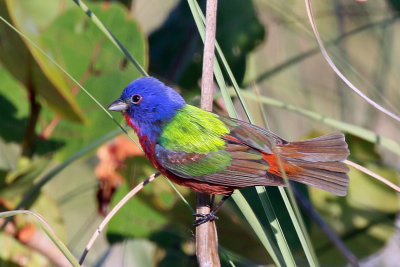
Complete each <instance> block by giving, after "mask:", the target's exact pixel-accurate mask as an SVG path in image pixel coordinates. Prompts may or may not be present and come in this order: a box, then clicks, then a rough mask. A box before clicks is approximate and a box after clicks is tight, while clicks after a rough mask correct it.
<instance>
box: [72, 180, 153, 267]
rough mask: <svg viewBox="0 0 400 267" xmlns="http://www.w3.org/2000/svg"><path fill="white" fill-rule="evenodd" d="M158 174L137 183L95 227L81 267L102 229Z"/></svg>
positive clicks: (83, 254)
mask: <svg viewBox="0 0 400 267" xmlns="http://www.w3.org/2000/svg"><path fill="white" fill-rule="evenodd" d="M159 175H160V173H159V172H155V173H153V174H152V175H150V176H149V177H147V178H146V179H145V180H144V181H142V182H141V183H139V184H138V185H137V186H136V187H135V188H133V189H132V190H131V191H130V192H129V193H128V194H126V195H125V196H124V198H123V199H121V200H120V201H119V202H118V204H117V205H116V206H115V207H114V208H113V209H112V210H111V211H110V212H109V213H108V214H107V216H106V217H105V218H104V220H103V221H102V222H101V224H100V225H99V227H97V229H96V231H95V232H94V234H93V235H92V238H90V240H89V243H88V244H87V245H86V247H85V250H84V251H83V253H82V256H81V258H80V260H79V264H80V265H82V263H83V261H84V260H85V258H86V255H87V254H88V252H89V250H90V248H91V247H92V246H93V244H94V242H95V241H96V239H97V238H98V237H99V235H100V233H101V232H102V231H103V230H104V228H105V227H106V225H107V224H108V223H109V222H110V220H111V218H112V217H114V215H115V214H116V213H117V212H118V211H119V210H120V209H121V208H122V207H123V206H124V205H125V204H126V202H128V201H129V199H131V198H132V197H133V196H134V195H136V193H137V192H139V191H140V190H142V189H143V187H144V186H145V185H146V184H148V183H151V182H152V181H153V180H154V179H156V178H157V176H159Z"/></svg>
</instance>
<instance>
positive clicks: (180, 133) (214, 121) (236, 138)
mask: <svg viewBox="0 0 400 267" xmlns="http://www.w3.org/2000/svg"><path fill="white" fill-rule="evenodd" d="M191 111H192V112H188V113H187V114H183V115H184V116H182V118H179V117H178V118H177V119H176V120H174V121H172V122H171V123H170V124H169V125H168V126H167V127H166V128H165V129H164V133H163V135H161V137H160V138H159V141H158V143H157V144H156V146H155V155H156V159H157V161H158V163H159V164H160V165H161V166H162V167H163V168H165V169H166V170H168V171H169V172H171V173H173V174H174V175H176V176H178V177H181V178H187V179H194V180H198V181H201V182H207V183H213V184H219V185H226V186H231V187H245V186H253V185H284V181H283V180H282V178H280V177H279V176H276V175H273V174H271V173H268V169H269V165H268V163H267V162H266V161H265V160H264V159H263V156H262V154H266V153H271V154H272V147H273V143H274V142H275V143H276V142H279V143H283V142H286V141H284V140H282V139H280V138H279V137H277V136H276V135H274V134H271V133H269V132H267V131H266V130H264V129H262V128H259V127H257V126H253V125H251V124H248V123H245V122H242V121H239V120H234V119H230V118H224V117H219V116H217V115H215V114H212V113H202V112H205V111H202V110H199V109H194V110H191ZM205 116H208V117H207V118H205ZM178 137H179V138H178Z"/></svg>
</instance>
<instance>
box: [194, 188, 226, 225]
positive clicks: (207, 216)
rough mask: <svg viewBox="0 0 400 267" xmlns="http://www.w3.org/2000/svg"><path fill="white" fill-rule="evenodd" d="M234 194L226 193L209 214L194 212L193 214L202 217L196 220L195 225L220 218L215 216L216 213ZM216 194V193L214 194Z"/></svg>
mask: <svg viewBox="0 0 400 267" xmlns="http://www.w3.org/2000/svg"><path fill="white" fill-rule="evenodd" d="M231 195H232V193H230V194H229V195H225V196H223V197H222V199H221V200H220V201H219V202H218V203H217V205H215V207H214V208H213V209H212V210H211V211H210V213H208V214H203V213H194V214H193V215H194V216H196V217H200V218H199V219H196V220H194V222H193V225H194V226H196V227H197V226H199V225H200V224H203V223H206V222H208V221H214V220H218V217H217V216H215V213H217V211H218V210H219V208H221V206H222V204H224V202H225V201H226V200H227V199H228V198H229V197H230V196H231ZM213 196H214V195H213Z"/></svg>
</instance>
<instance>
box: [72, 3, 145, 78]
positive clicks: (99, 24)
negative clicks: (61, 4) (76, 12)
mask: <svg viewBox="0 0 400 267" xmlns="http://www.w3.org/2000/svg"><path fill="white" fill-rule="evenodd" d="M72 1H74V3H75V4H77V5H78V6H79V7H80V8H81V9H82V10H83V12H85V14H86V15H87V16H88V17H89V18H90V19H91V20H92V21H93V23H94V24H95V25H96V26H97V27H98V28H99V29H100V31H102V32H103V33H104V35H105V36H107V38H108V39H110V41H111V42H112V43H113V44H114V45H115V46H116V47H117V48H118V49H119V50H120V51H121V52H122V53H123V54H124V55H125V56H126V58H127V59H128V60H129V61H130V62H131V63H132V64H133V65H134V66H135V67H136V69H137V70H138V71H139V72H140V73H141V74H142V75H143V76H149V75H148V74H147V72H146V71H145V70H144V69H143V67H142V66H141V65H140V64H139V62H137V61H136V59H135V58H134V57H133V56H132V55H131V54H130V53H129V51H128V50H127V49H126V48H125V47H124V46H123V45H122V44H121V42H120V41H119V40H118V39H117V37H115V36H114V34H112V32H111V31H110V30H109V29H107V27H106V26H105V25H104V24H103V23H102V22H101V20H100V19H99V18H98V17H97V16H96V14H94V13H93V11H91V10H90V9H89V8H88V7H87V5H86V4H85V3H84V2H83V1H81V0H72Z"/></svg>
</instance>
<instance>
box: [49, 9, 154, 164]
mask: <svg viewBox="0 0 400 267" xmlns="http://www.w3.org/2000/svg"><path fill="white" fill-rule="evenodd" d="M92 10H93V12H95V13H96V14H97V15H98V16H99V17H100V18H101V20H102V21H103V23H104V24H105V25H107V27H108V28H109V29H110V30H111V31H112V32H113V33H114V35H115V36H117V37H118V38H119V40H120V41H121V42H122V43H124V44H125V47H126V48H127V49H128V50H129V51H131V53H132V54H133V56H134V57H135V58H136V60H137V61H138V62H139V63H140V64H141V65H145V62H146V49H147V48H146V42H145V38H144V36H143V34H142V32H141V31H140V29H139V26H138V24H137V23H136V22H135V21H134V20H132V19H131V18H129V16H128V14H127V12H128V10H126V9H125V7H123V6H122V5H119V4H112V5H110V6H109V7H108V8H107V9H104V8H103V6H101V5H94V6H93V7H92ZM42 41H43V43H44V44H45V45H46V47H47V48H48V50H49V52H50V54H51V55H53V57H54V59H55V60H56V61H57V62H60V63H62V64H63V65H64V68H65V69H66V71H67V72H68V73H70V74H71V75H72V76H73V77H75V78H76V79H77V80H80V81H81V83H82V84H83V85H84V86H85V88H86V89H87V90H88V91H89V92H90V93H91V94H93V95H94V97H95V98H96V99H97V100H98V101H99V102H100V103H101V104H102V105H104V106H108V105H109V104H110V103H111V102H112V101H113V100H114V99H116V98H117V97H119V96H120V94H121V92H122V90H123V88H124V87H125V86H126V85H127V84H128V83H129V82H131V81H132V80H133V79H136V78H138V77H140V76H141V74H140V72H139V71H138V70H137V69H135V68H134V67H133V66H131V65H128V64H127V62H126V59H125V57H124V56H123V55H122V54H121V53H120V51H119V50H118V49H117V48H116V47H115V46H114V44H113V43H112V42H110V41H109V40H108V39H107V38H105V37H104V34H103V33H102V32H101V31H100V30H99V29H98V28H97V26H96V25H94V24H93V23H92V22H91V21H90V20H89V18H87V17H86V15H85V14H84V13H82V11H81V10H80V9H78V8H77V9H73V10H69V11H67V12H65V13H64V14H62V15H61V16H59V17H58V18H57V19H56V20H55V21H54V22H53V23H52V24H51V26H49V27H48V28H47V29H46V31H45V32H44V33H43V34H42ZM77 47H79V49H76V48H77ZM88 51H89V52H88ZM76 100H77V102H78V103H79V105H80V106H81V107H82V110H83V112H84V114H90V116H88V124H87V125H77V124H74V123H70V122H68V121H61V122H60V124H59V125H58V126H57V128H56V130H55V131H54V133H53V136H54V137H55V138H57V139H59V140H62V141H64V142H65V143H66V145H65V147H64V148H63V149H62V150H61V152H60V154H59V156H61V158H65V157H67V156H69V155H71V154H72V153H74V152H75V151H77V150H79V149H80V148H81V147H84V146H85V145H87V144H88V143H89V142H91V141H93V140H94V139H96V138H97V137H98V136H99V135H102V134H105V133H107V132H109V131H111V130H112V129H114V128H115V124H114V123H113V122H112V121H111V120H109V119H107V118H106V116H105V114H104V111H103V110H100V109H99V108H98V107H97V105H96V104H95V103H94V102H93V101H92V100H91V99H90V98H89V97H88V96H87V95H86V94H84V93H83V92H79V93H78V94H77V96H76ZM117 116H119V115H117ZM43 117H45V119H46V120H47V121H48V122H49V121H50V120H51V119H52V118H53V117H52V114H50V113H49V112H46V111H45V112H44V116H43Z"/></svg>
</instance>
